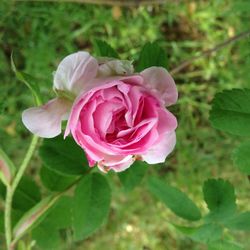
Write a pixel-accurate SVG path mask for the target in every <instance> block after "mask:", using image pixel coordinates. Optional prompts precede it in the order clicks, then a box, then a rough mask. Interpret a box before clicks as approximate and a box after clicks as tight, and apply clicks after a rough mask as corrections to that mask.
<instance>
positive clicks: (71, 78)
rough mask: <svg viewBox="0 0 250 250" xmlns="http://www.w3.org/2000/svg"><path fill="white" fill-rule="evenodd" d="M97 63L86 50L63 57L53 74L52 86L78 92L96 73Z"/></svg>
mask: <svg viewBox="0 0 250 250" xmlns="http://www.w3.org/2000/svg"><path fill="white" fill-rule="evenodd" d="M97 70H98V63H97V60H96V59H95V58H94V57H92V56H91V55H90V54H89V53H88V52H77V53H74V54H71V55H69V56H67V57H65V58H64V59H63V60H62V61H61V62H60V64H59V65H58V68H57V70H56V72H55V75H54V88H55V89H60V90H66V91H71V92H73V93H75V94H77V95H78V94H79V93H80V92H81V91H83V90H84V88H85V87H86V86H87V85H88V83H89V82H90V81H91V80H92V79H94V77H95V76H96V74H97Z"/></svg>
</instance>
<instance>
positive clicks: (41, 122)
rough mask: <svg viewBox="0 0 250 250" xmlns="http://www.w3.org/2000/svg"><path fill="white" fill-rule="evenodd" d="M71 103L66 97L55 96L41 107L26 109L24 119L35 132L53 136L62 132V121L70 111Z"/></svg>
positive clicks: (28, 127) (30, 129) (48, 136)
mask: <svg viewBox="0 0 250 250" xmlns="http://www.w3.org/2000/svg"><path fill="white" fill-rule="evenodd" d="M71 105H72V104H71V103H70V102H69V101H67V100H65V99H61V98H55V99H53V100H51V101H49V102H48V103H47V104H45V105H43V106H41V107H35V108H29V109H26V110H24V112H23V114H22V121H23V124H24V125H25V127H26V128H27V129H28V130H29V131H30V132H32V133H33V134H35V135H37V136H40V137H43V138H52V137H55V136H57V135H59V134H60V133H61V121H62V120H63V119H65V117H66V115H67V113H68V112H69V111H70V108H71Z"/></svg>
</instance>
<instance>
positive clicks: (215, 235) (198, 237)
mask: <svg viewBox="0 0 250 250" xmlns="http://www.w3.org/2000/svg"><path fill="white" fill-rule="evenodd" d="M174 227H175V228H176V229H177V230H178V231H180V232H182V233H183V234H185V235H186V236H188V237H189V238H191V239H192V240H194V241H197V242H201V243H205V244H208V243H209V242H214V241H217V240H218V239H220V238H221V237H222V233H223V230H222V227H220V226H219V225H217V224H213V223H210V224H204V225H202V226H199V227H183V226H178V225H174Z"/></svg>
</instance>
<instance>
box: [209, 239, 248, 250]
mask: <svg viewBox="0 0 250 250" xmlns="http://www.w3.org/2000/svg"><path fill="white" fill-rule="evenodd" d="M208 250H244V249H243V247H241V246H239V245H238V244H236V243H234V242H230V241H222V240H221V241H218V242H214V243H211V244H209V245H208Z"/></svg>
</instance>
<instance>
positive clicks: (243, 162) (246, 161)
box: [233, 141, 250, 175]
mask: <svg viewBox="0 0 250 250" xmlns="http://www.w3.org/2000/svg"><path fill="white" fill-rule="evenodd" d="M233 161H234V164H235V166H237V167H238V168H239V170H240V171H241V172H243V173H245V174H248V175H250V142H249V141H248V142H245V143H243V144H241V145H240V146H239V147H238V148H236V149H235V151H234V153H233Z"/></svg>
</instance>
